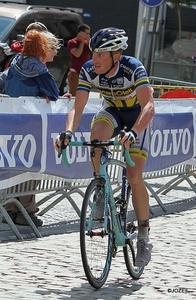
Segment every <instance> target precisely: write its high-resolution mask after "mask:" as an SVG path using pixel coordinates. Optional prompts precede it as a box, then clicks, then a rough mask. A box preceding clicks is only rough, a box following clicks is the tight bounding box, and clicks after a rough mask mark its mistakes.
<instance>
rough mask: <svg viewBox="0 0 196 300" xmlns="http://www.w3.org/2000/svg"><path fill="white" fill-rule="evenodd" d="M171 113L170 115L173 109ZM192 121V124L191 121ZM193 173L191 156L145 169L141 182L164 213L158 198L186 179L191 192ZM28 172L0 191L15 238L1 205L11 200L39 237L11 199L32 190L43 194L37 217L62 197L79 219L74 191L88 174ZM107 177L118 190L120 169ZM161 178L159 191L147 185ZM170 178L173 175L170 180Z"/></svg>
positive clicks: (115, 152)
mask: <svg viewBox="0 0 196 300" xmlns="http://www.w3.org/2000/svg"><path fill="white" fill-rule="evenodd" d="M161 101H163V100H161ZM181 103H182V101H181ZM158 106H159V102H157V107H158ZM160 110H161V109H160ZM171 113H172V114H173V112H171ZM193 123H194V124H195V121H194V120H193ZM194 126H195V125H194ZM194 141H195V133H194ZM194 141H193V148H194V147H195V146H194V145H195V142H194ZM178 147H179V145H178ZM112 152H113V156H115V158H120V156H119V155H121V151H119V148H118V149H112ZM153 155H154V154H153ZM193 157H195V149H194V153H191V156H190V157H189V158H193ZM120 159H121V158H120ZM154 160H155V161H156V159H155V158H154ZM195 172H196V163H195V161H194V158H193V163H190V159H187V160H184V161H183V162H181V163H177V164H176V165H174V166H173V165H172V166H171V167H170V165H169V166H166V167H164V168H163V169H160V170H157V169H156V168H155V170H151V171H148V170H145V172H144V181H145V184H146V187H147V189H148V190H149V193H150V194H151V196H152V197H153V198H154V199H155V200H156V201H157V203H158V205H159V206H160V207H161V208H162V210H163V212H164V213H167V207H166V206H165V205H164V203H163V202H162V201H161V196H160V195H161V194H167V193H168V192H169V191H170V190H171V189H174V188H175V187H176V186H178V185H179V184H180V183H181V182H182V181H183V180H186V181H187V182H188V184H189V185H190V187H191V189H192V190H193V191H194V192H196V187H195V184H194V182H193V180H195ZM31 175H32V179H31V180H28V181H25V182H20V183H18V184H15V185H13V186H8V187H6V188H2V189H1V190H0V211H1V213H2V215H3V216H4V217H5V218H6V220H7V223H8V224H9V226H10V228H11V229H12V230H13V232H14V234H15V235H16V237H17V238H18V239H20V240H22V239H23V237H22V235H21V233H20V232H19V229H18V227H17V226H16V225H15V224H14V223H13V222H12V220H11V219H10V217H9V215H8V214H7V212H6V210H5V209H4V205H5V204H6V203H10V202H13V203H15V204H16V205H17V206H18V208H19V209H20V210H21V212H22V213H23V215H24V217H25V218H26V220H27V221H28V223H29V225H30V227H31V228H32V231H33V232H34V234H35V236H36V237H41V233H40V231H39V229H38V228H36V227H35V225H34V223H33V222H32V221H31V219H30V217H29V215H28V214H27V212H26V211H25V209H24V208H23V207H22V205H21V204H20V203H19V202H18V201H17V200H15V199H14V198H15V197H18V196H24V195H30V194H34V193H35V194H43V197H42V198H41V200H39V201H38V202H37V206H38V208H39V213H38V214H39V215H40V216H42V215H44V214H45V213H47V212H48V211H49V210H50V209H51V208H53V207H55V205H57V204H58V203H59V202H61V201H62V200H64V199H67V200H68V201H69V203H70V204H71V205H72V207H73V209H74V210H75V212H76V213H77V215H78V218H80V209H81V206H78V204H77V203H76V201H75V198H76V197H75V195H76V194H77V195H80V196H81V198H82V197H83V196H84V192H85V188H86V187H87V185H88V183H89V182H90V180H91V177H88V178H85V179H69V180H67V179H65V178H64V177H61V176H52V175H47V174H41V173H40V174H39V176H37V174H35V175H36V176H35V177H33V172H32V173H31ZM110 177H111V181H112V186H113V189H114V191H115V192H118V191H119V189H120V175H119V169H118V168H115V170H111V173H110ZM162 177H167V178H168V181H167V183H165V184H163V185H162V186H161V187H160V188H159V189H158V190H155V189H153V188H152V186H151V184H150V180H151V179H156V178H162ZM170 177H172V178H171V179H169V178H170ZM34 178H35V179H34ZM45 193H47V195H45ZM81 202H82V200H81ZM47 203H48V205H47ZM42 207H43V208H42ZM150 213H151V214H152V215H153V214H154V210H153V207H152V206H151V205H150Z"/></svg>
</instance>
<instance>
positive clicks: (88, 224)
mask: <svg viewBox="0 0 196 300" xmlns="http://www.w3.org/2000/svg"><path fill="white" fill-rule="evenodd" d="M100 197H102V201H104V183H103V181H102V180H101V179H100V178H96V179H94V180H93V181H91V183H90V184H89V186H88V187H87V190H86V193H85V196H84V201H83V205H82V210H81V220H80V250H81V258H82V263H83V268H84V271H85V274H86V277H87V280H88V282H89V283H90V284H91V286H92V287H94V288H96V289H99V288H100V287H102V286H103V285H104V283H105V281H106V279H107V277H108V274H109V270H110V266H111V260H112V253H113V242H114V235H113V232H112V228H111V227H112V225H111V222H110V221H109V217H107V218H108V224H107V229H105V228H104V220H103V219H99V220H94V216H93V214H94V211H95V207H96V204H97V203H98V202H97V201H98V200H97V199H99V200H100ZM102 208H103V205H102ZM108 215H109V214H108ZM105 218H106V216H105Z"/></svg>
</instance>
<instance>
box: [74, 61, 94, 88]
mask: <svg viewBox="0 0 196 300" xmlns="http://www.w3.org/2000/svg"><path fill="white" fill-rule="evenodd" d="M92 69H93V65H92V62H91V61H88V62H87V63H85V64H84V65H83V67H82V68H81V70H80V75H79V80H78V87H77V90H78V91H85V92H88V93H89V92H90V91H91V87H92V79H91V77H92V74H93V73H92Z"/></svg>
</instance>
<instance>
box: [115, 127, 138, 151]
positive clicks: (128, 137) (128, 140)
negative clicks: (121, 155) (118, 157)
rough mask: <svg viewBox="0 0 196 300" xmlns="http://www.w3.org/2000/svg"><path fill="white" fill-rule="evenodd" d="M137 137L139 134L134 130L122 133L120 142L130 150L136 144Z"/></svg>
mask: <svg viewBox="0 0 196 300" xmlns="http://www.w3.org/2000/svg"><path fill="white" fill-rule="evenodd" d="M136 137H137V134H136V133H135V131H133V130H130V131H128V132H124V131H121V132H120V134H119V142H121V144H123V145H124V147H125V148H126V149H129V148H130V145H133V144H135V141H136Z"/></svg>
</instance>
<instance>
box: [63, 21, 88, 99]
mask: <svg viewBox="0 0 196 300" xmlns="http://www.w3.org/2000/svg"><path fill="white" fill-rule="evenodd" d="M89 40H90V27H89V26H88V25H86V24H82V25H80V26H78V33H77V36H76V37H75V38H73V39H71V40H69V41H68V45H67V47H68V50H69V53H70V58H71V62H70V69H69V73H68V85H69V92H70V93H71V94H72V96H75V95H76V89H77V85H78V78H79V73H80V69H81V67H82V66H83V64H84V63H85V62H86V61H88V60H89V59H90V50H89V46H88V44H89Z"/></svg>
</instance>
